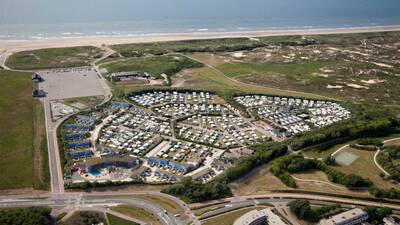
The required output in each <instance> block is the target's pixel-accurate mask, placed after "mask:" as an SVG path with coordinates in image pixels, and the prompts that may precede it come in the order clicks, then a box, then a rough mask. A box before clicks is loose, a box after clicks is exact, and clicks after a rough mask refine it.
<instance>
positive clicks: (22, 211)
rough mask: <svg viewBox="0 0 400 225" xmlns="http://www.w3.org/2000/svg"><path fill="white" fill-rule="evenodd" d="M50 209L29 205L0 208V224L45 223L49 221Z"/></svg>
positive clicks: (26, 224)
mask: <svg viewBox="0 0 400 225" xmlns="http://www.w3.org/2000/svg"><path fill="white" fill-rule="evenodd" d="M50 213H51V209H50V208H46V207H30V208H18V209H6V210H0V224H7V225H47V224H49V222H50V219H51V216H50Z"/></svg>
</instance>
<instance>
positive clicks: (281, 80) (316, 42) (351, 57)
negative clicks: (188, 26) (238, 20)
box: [188, 32, 400, 106]
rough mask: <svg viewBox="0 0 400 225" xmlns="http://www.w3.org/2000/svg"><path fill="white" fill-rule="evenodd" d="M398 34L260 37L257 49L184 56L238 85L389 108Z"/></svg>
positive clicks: (392, 101)
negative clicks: (297, 92)
mask: <svg viewBox="0 0 400 225" xmlns="http://www.w3.org/2000/svg"><path fill="white" fill-rule="evenodd" d="M399 34H400V33H399V32H392V33H384V34H382V33H370V34H346V35H339V34H338V35H317V36H312V35H309V36H303V37H301V36H285V37H265V38H258V39H259V40H260V42H261V43H269V44H265V46H263V47H258V48H254V49H244V50H241V51H237V52H226V51H225V52H217V53H212V52H210V53H194V54H193V53H191V54H188V56H190V57H192V58H195V59H196V60H198V61H201V62H203V63H204V64H207V65H209V66H211V67H214V68H215V69H217V70H219V71H220V72H221V73H223V74H225V75H226V76H228V77H231V78H232V79H234V80H236V81H239V82H244V83H248V84H253V85H260V86H265V87H270V88H280V89H286V90H294V91H299V92H307V93H315V94H321V95H325V96H329V97H331V98H337V99H344V100H350V101H354V102H365V103H378V104H385V105H388V106H389V105H396V104H397V105H398V102H399V99H398V98H397V96H398V94H400V93H398V89H397V88H396V87H397V86H398V85H399V80H398V79H397V77H396V76H397V75H396V74H398V73H399V69H400V65H399V57H398V56H397V55H398V54H397V48H398V46H397V43H398V42H399V40H400V36H399ZM360 43H361V44H360Z"/></svg>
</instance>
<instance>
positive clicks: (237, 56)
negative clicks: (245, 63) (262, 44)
mask: <svg viewBox="0 0 400 225" xmlns="http://www.w3.org/2000/svg"><path fill="white" fill-rule="evenodd" d="M232 56H233V57H235V58H243V57H245V56H246V55H245V54H243V52H234V53H232Z"/></svg>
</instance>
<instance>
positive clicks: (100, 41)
mask: <svg viewBox="0 0 400 225" xmlns="http://www.w3.org/2000/svg"><path fill="white" fill-rule="evenodd" d="M382 31H400V25H398V26H379V27H378V26H377V27H354V28H335V29H310V30H287V31H260V32H230V33H204V34H176V35H159V36H140V37H82V38H58V39H45V40H26V41H14V40H0V53H1V52H3V53H4V52H7V53H12V52H18V51H24V50H33V49H41V48H61V47H73V46H87V45H93V46H101V45H114V44H127V43H146V42H160V41H178V40H194V39H210V38H235V37H248V38H250V37H261V36H284V35H311V34H338V33H363V32H382Z"/></svg>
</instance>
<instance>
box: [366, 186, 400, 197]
mask: <svg viewBox="0 0 400 225" xmlns="http://www.w3.org/2000/svg"><path fill="white" fill-rule="evenodd" d="M368 191H369V193H370V194H371V195H373V196H374V197H376V198H388V199H400V190H399V189H395V188H391V189H382V188H378V187H377V186H371V187H370V188H369V189H368Z"/></svg>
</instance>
